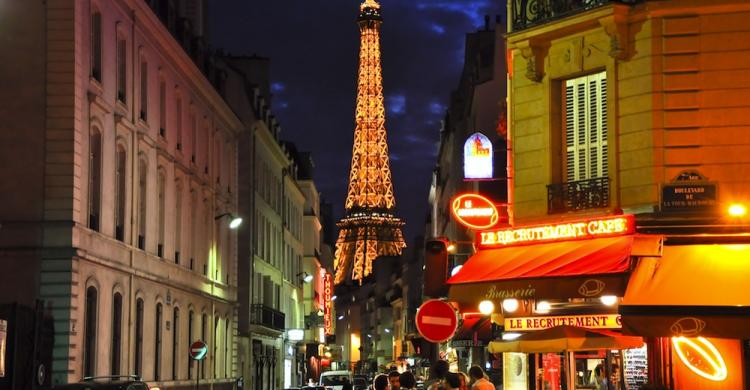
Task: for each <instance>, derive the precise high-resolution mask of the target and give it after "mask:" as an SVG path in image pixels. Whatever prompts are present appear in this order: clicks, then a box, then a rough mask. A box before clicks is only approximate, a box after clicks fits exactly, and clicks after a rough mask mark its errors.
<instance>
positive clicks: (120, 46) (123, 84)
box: [116, 36, 128, 103]
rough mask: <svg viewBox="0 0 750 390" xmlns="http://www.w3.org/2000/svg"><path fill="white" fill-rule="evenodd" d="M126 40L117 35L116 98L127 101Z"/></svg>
mask: <svg viewBox="0 0 750 390" xmlns="http://www.w3.org/2000/svg"><path fill="white" fill-rule="evenodd" d="M127 64H128V41H127V40H125V38H122V37H119V36H118V37H117V69H116V71H117V100H119V101H121V102H123V103H125V102H127V98H128V95H127V90H128V87H127V85H128V73H127V72H128V68H127Z"/></svg>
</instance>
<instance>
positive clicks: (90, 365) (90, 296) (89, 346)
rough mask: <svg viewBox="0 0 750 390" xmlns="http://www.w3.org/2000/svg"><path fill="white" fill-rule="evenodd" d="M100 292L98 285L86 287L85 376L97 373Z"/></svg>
mask: <svg viewBox="0 0 750 390" xmlns="http://www.w3.org/2000/svg"><path fill="white" fill-rule="evenodd" d="M97 299H98V292H97V291H96V287H93V286H91V287H89V288H87V289H86V307H85V309H84V316H85V317H84V318H85V323H84V336H83V376H94V375H96V327H97V324H96V312H97V310H98V307H97Z"/></svg>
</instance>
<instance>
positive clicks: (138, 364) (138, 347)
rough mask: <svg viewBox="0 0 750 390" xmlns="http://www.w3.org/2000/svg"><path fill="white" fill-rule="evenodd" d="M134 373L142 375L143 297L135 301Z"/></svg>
mask: <svg viewBox="0 0 750 390" xmlns="http://www.w3.org/2000/svg"><path fill="white" fill-rule="evenodd" d="M134 363H135V375H138V376H143V299H141V298H138V300H137V301H136V303H135V362H134Z"/></svg>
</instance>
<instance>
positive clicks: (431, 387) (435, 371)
mask: <svg viewBox="0 0 750 390" xmlns="http://www.w3.org/2000/svg"><path fill="white" fill-rule="evenodd" d="M448 371H450V366H449V365H448V362H446V361H445V360H438V361H436V362H435V364H433V365H432V367H430V379H429V380H428V381H427V383H425V388H426V389H427V390H444V389H445V376H446V374H448Z"/></svg>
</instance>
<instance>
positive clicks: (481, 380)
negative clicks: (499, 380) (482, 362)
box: [469, 366, 495, 390]
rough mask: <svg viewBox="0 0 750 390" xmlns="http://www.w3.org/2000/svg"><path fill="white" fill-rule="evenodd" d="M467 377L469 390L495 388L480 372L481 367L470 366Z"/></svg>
mask: <svg viewBox="0 0 750 390" xmlns="http://www.w3.org/2000/svg"><path fill="white" fill-rule="evenodd" d="M469 376H471V381H472V385H471V390H495V386H494V385H493V384H492V382H490V381H489V380H487V376H486V375H485V373H484V370H482V367H479V366H471V368H469Z"/></svg>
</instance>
